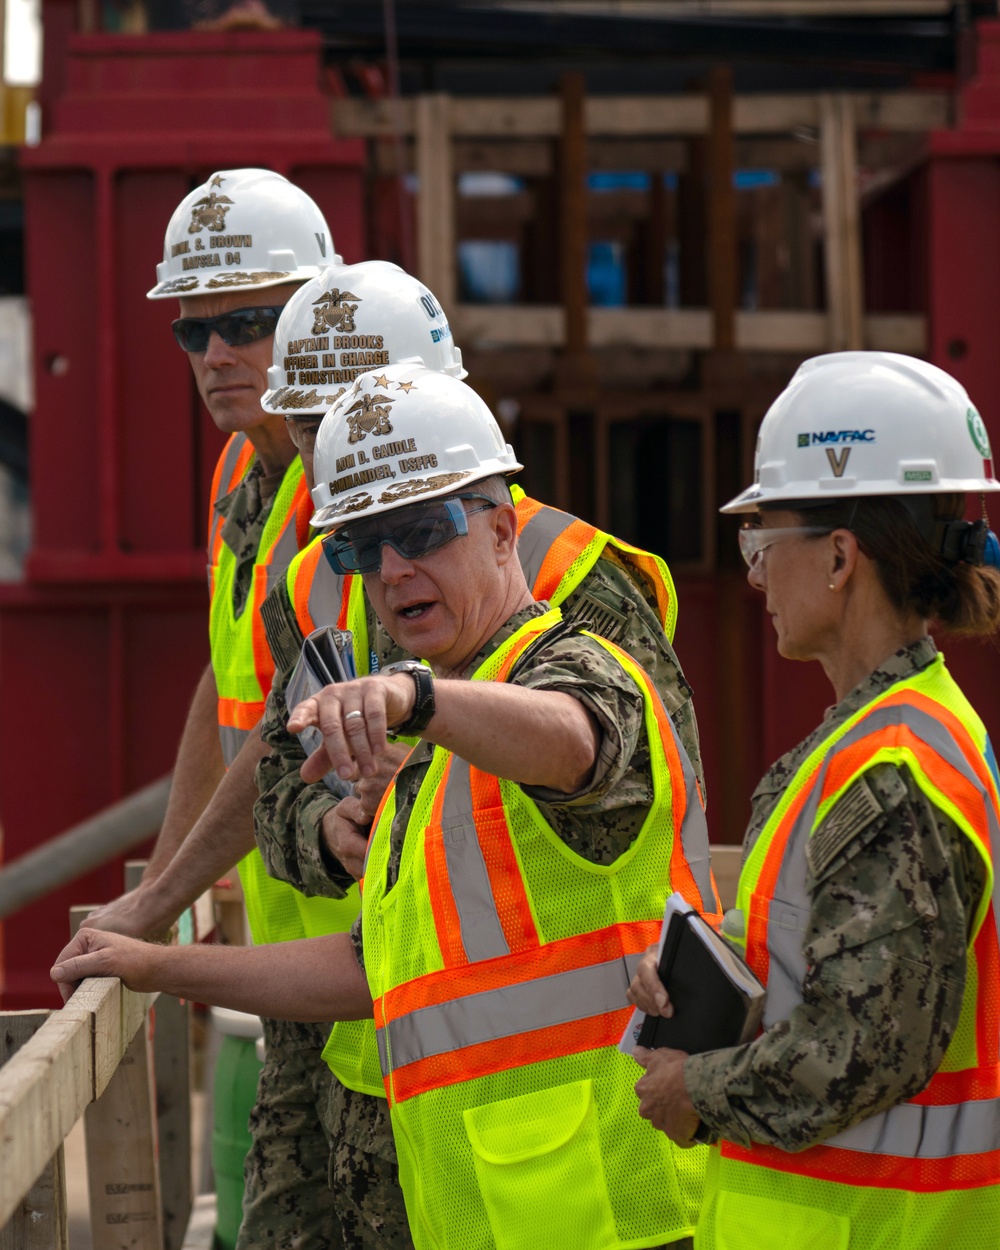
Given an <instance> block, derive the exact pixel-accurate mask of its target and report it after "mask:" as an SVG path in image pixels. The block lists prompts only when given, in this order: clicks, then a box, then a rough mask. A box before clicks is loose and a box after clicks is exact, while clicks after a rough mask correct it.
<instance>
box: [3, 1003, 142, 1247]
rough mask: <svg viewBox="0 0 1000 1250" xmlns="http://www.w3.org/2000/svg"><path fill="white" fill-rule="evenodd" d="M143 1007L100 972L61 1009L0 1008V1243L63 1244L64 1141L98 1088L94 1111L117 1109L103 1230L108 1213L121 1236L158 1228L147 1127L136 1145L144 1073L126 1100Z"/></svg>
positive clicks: (138, 1059)
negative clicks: (139, 1227)
mask: <svg viewBox="0 0 1000 1250" xmlns="http://www.w3.org/2000/svg"><path fill="white" fill-rule="evenodd" d="M148 1006H149V1002H148V1000H147V996H146V995H141V994H133V993H132V992H131V991H130V990H127V989H125V988H124V987H123V986H122V984H121V982H120V981H118V980H117V979H115V978H100V979H91V980H88V981H85V982H84V983H83V985H81V986H80V988H79V989H78V990H77V991H76V993H75V994H74V995H73V997H72V998H71V999H70V1001H69V1002H68V1003H67V1004H66V1006H65V1007H63V1009H62V1010H61V1011H58V1012H14V1013H11V1014H9V1015H5V1016H3V1017H0V1042H2V1043H3V1050H0V1058H6V1062H5V1063H4V1064H3V1067H2V1068H0V1143H2V1147H3V1157H4V1164H3V1167H2V1168H0V1226H3V1225H7V1227H6V1229H5V1231H4V1237H5V1238H6V1239H7V1242H8V1244H9V1245H11V1246H15V1245H16V1246H19V1247H33V1246H40V1245H47V1246H54V1245H66V1244H67V1240H66V1237H65V1231H64V1230H65V1224H66V1189H65V1168H64V1163H63V1142H64V1140H65V1138H66V1135H67V1134H68V1133H69V1131H70V1129H72V1128H73V1126H74V1125H75V1124H76V1122H77V1120H79V1118H80V1116H81V1115H83V1114H84V1112H85V1111H86V1110H87V1108H88V1107H91V1106H94V1107H96V1106H98V1105H99V1103H98V1100H100V1099H104V1098H106V1097H107V1098H108V1099H109V1101H108V1102H104V1103H103V1104H101V1107H102V1109H101V1112H100V1113H99V1118H102V1119H107V1118H109V1115H108V1113H109V1112H111V1111H113V1110H115V1109H116V1107H117V1108H118V1109H121V1110H122V1111H124V1112H125V1116H124V1123H122V1124H112V1125H109V1126H108V1127H109V1129H110V1130H111V1131H110V1132H109V1134H108V1140H107V1147H108V1150H109V1152H111V1151H113V1152H115V1153H116V1154H118V1155H119V1156H120V1161H121V1169H120V1176H119V1177H118V1178H117V1179H115V1180H108V1181H106V1182H105V1186H104V1187H105V1189H106V1190H107V1191H108V1192H106V1194H105V1195H104V1197H105V1199H106V1202H105V1203H104V1204H103V1205H104V1207H105V1215H106V1221H107V1223H108V1226H109V1231H110V1230H111V1229H113V1228H114V1226H115V1224H116V1223H117V1222H120V1223H121V1224H122V1225H124V1226H126V1227H128V1230H129V1238H128V1242H127V1244H130V1245H146V1244H151V1243H150V1242H149V1241H142V1242H136V1241H135V1239H134V1237H133V1236H132V1234H134V1232H135V1227H134V1226H135V1225H136V1224H148V1225H149V1226H150V1227H151V1228H155V1230H156V1234H157V1236H158V1237H159V1236H160V1235H161V1234H160V1228H161V1221H160V1214H159V1193H158V1188H157V1185H156V1181H155V1179H154V1173H155V1170H156V1169H155V1159H154V1156H153V1151H152V1134H151V1132H148V1133H146V1134H145V1135H146V1136H148V1138H149V1145H150V1149H149V1150H148V1151H147V1152H143V1151H142V1150H141V1148H140V1139H141V1138H142V1137H143V1136H144V1132H143V1130H144V1128H148V1126H149V1123H150V1117H151V1116H152V1114H153V1110H152V1103H151V1099H150V1096H149V1093H148V1091H149V1089H150V1088H151V1085H150V1082H149V1079H148V1075H146V1079H145V1087H146V1091H147V1092H146V1095H145V1098H143V1097H141V1096H140V1097H139V1098H138V1099H134V1095H135V1093H136V1088H137V1086H138V1085H141V1084H142V1083H143V1082H142V1079H141V1078H142V1076H143V1074H144V1073H146V1071H147V1067H146V1065H147V1063H148V1059H147V1055H148V1051H147V1047H146V1040H147V1039H146V1027H145V1026H146V1015H147V1009H148ZM5 1052H7V1053H5ZM12 1052H13V1053H12ZM137 1065H138V1066H137ZM135 1067H137V1072H136V1073H135V1074H133V1073H132V1072H130V1071H129V1068H135ZM136 1076H138V1077H139V1078H140V1079H139V1081H137V1080H136V1079H135V1077H136ZM147 1104H148V1105H147ZM143 1121H144V1122H145V1123H143ZM143 1153H145V1155H146V1158H145V1159H143V1158H142V1155H143ZM92 1188H93V1187H92ZM92 1197H93V1194H92ZM60 1229H62V1230H63V1231H62V1232H60ZM40 1234H41V1237H40ZM95 1244H101V1245H103V1246H109V1247H110V1246H112V1245H115V1244H116V1240H113V1239H109V1240H104V1239H103V1238H102V1240H101V1242H100V1243H96V1242H95ZM123 1244H125V1243H124V1242H123ZM160 1244H162V1242H161V1243H160Z"/></svg>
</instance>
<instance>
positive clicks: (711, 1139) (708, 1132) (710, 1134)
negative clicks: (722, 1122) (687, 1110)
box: [691, 1120, 719, 1146]
mask: <svg viewBox="0 0 1000 1250" xmlns="http://www.w3.org/2000/svg"><path fill="white" fill-rule="evenodd" d="M691 1140H692V1141H696V1142H697V1143H698V1145H699V1146H714V1145H715V1143H716V1142H717V1141H718V1140H719V1134H718V1133H717V1132H716V1131H715V1129H714V1128H709V1127H708V1125H707V1124H706V1123H705V1121H704V1120H699V1121H698V1127H697V1128H696V1129H695V1131H694V1132H693V1133H692V1134H691Z"/></svg>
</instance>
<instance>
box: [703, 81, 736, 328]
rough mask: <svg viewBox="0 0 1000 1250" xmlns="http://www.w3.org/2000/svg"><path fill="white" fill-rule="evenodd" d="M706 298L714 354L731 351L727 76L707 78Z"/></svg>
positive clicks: (732, 222) (732, 205)
mask: <svg viewBox="0 0 1000 1250" xmlns="http://www.w3.org/2000/svg"><path fill="white" fill-rule="evenodd" d="M708 99H709V133H708V294H709V302H710V304H711V308H712V330H713V341H714V347H715V349H716V351H731V350H732V349H733V348H734V347H735V346H736V289H737V273H738V265H737V260H738V258H737V245H736V189H735V188H734V186H733V169H734V144H733V71H732V70H731V69H730V67H729V66H728V65H717V66H715V68H714V69H713V70H712V72H711V74H710V75H709V80H708Z"/></svg>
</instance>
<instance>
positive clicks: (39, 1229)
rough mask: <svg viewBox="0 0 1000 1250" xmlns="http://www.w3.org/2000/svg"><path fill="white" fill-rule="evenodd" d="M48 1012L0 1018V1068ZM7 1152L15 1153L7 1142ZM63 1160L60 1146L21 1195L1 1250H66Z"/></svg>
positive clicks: (1, 1233)
mask: <svg viewBox="0 0 1000 1250" xmlns="http://www.w3.org/2000/svg"><path fill="white" fill-rule="evenodd" d="M51 1014H52V1013H51V1012H50V1011H12V1012H7V1013H5V1014H4V1015H2V1016H0V1067H2V1066H3V1064H5V1063H6V1062H7V1060H8V1059H9V1058H10V1057H11V1055H13V1054H14V1053H15V1051H17V1050H19V1049H20V1047H21V1046H23V1045H24V1043H25V1042H26V1041H27V1040H28V1038H29V1037H32V1036H33V1035H34V1033H35V1032H36V1031H37V1030H38V1029H39V1028H41V1026H42V1025H43V1024H44V1023H45V1021H46V1020H47V1019H48V1018H49V1016H50V1015H51ZM4 1149H6V1150H16V1149H17V1145H16V1143H14V1142H9V1143H7V1144H6V1145H5V1147H4ZM68 1246H69V1223H68V1220H67V1217H66V1161H65V1158H64V1151H63V1147H62V1146H60V1147H59V1149H58V1150H57V1151H56V1152H55V1154H54V1155H53V1156H52V1161H51V1162H50V1163H49V1165H48V1166H47V1167H46V1168H45V1170H44V1171H43V1172H42V1174H41V1176H39V1178H38V1180H37V1181H35V1183H34V1185H32V1187H31V1189H29V1190H28V1192H27V1193H26V1194H25V1195H24V1199H23V1201H22V1203H21V1206H20V1209H19V1210H17V1211H15V1212H14V1214H13V1215H12V1216H11V1217H10V1219H9V1220H8V1221H7V1223H6V1225H5V1226H4V1227H3V1228H0V1250H66V1248H67V1247H68Z"/></svg>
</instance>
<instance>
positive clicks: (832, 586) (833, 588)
mask: <svg viewBox="0 0 1000 1250" xmlns="http://www.w3.org/2000/svg"><path fill="white" fill-rule="evenodd" d="M830 589H831V590H836V589H837V587H836V586H834V584H833V582H831V583H830Z"/></svg>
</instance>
